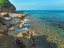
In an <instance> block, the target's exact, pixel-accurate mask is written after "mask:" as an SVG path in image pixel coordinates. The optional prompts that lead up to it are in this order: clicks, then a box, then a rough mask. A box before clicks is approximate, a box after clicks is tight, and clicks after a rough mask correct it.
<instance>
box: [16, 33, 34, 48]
mask: <svg viewBox="0 0 64 48" xmlns="http://www.w3.org/2000/svg"><path fill="white" fill-rule="evenodd" d="M17 40H19V41H20V43H23V45H25V47H26V48H31V45H32V44H33V41H32V40H31V36H30V34H29V33H28V32H23V33H19V34H18V35H17ZM20 45H21V44H20Z"/></svg>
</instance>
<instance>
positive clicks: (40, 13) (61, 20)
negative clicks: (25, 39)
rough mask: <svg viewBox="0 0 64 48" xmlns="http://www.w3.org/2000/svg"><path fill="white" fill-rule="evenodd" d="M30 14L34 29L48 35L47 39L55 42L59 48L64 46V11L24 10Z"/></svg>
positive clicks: (40, 33)
mask: <svg viewBox="0 0 64 48" xmlns="http://www.w3.org/2000/svg"><path fill="white" fill-rule="evenodd" d="M18 12H23V13H25V14H29V15H30V16H29V19H30V22H31V26H32V29H33V30H35V31H36V32H37V33H38V34H39V35H46V36H48V38H47V40H48V41H51V42H55V43H57V45H58V48H64V11H62V10H60V11H59V10H24V11H18Z"/></svg>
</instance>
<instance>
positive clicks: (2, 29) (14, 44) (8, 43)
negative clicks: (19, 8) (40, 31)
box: [0, 12, 35, 48]
mask: <svg viewBox="0 0 64 48" xmlns="http://www.w3.org/2000/svg"><path fill="white" fill-rule="evenodd" d="M27 16H28V15H27V14H20V13H4V12H3V13H1V14H0V48H5V47H6V48H32V46H35V42H34V39H33V38H34V36H35V33H34V31H30V29H29V28H27V26H26V24H27V22H28V21H29V20H28V19H27ZM28 26H29V25H28Z"/></svg>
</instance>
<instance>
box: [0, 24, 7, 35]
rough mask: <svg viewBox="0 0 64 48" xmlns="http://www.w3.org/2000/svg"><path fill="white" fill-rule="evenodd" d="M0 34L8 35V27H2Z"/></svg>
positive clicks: (0, 27)
mask: <svg viewBox="0 0 64 48" xmlns="http://www.w3.org/2000/svg"><path fill="white" fill-rule="evenodd" d="M0 34H8V32H7V27H6V26H5V25H1V26H0Z"/></svg>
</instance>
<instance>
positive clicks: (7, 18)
mask: <svg viewBox="0 0 64 48" xmlns="http://www.w3.org/2000/svg"><path fill="white" fill-rule="evenodd" d="M3 18H4V19H5V20H7V21H9V20H11V17H3Z"/></svg>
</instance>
